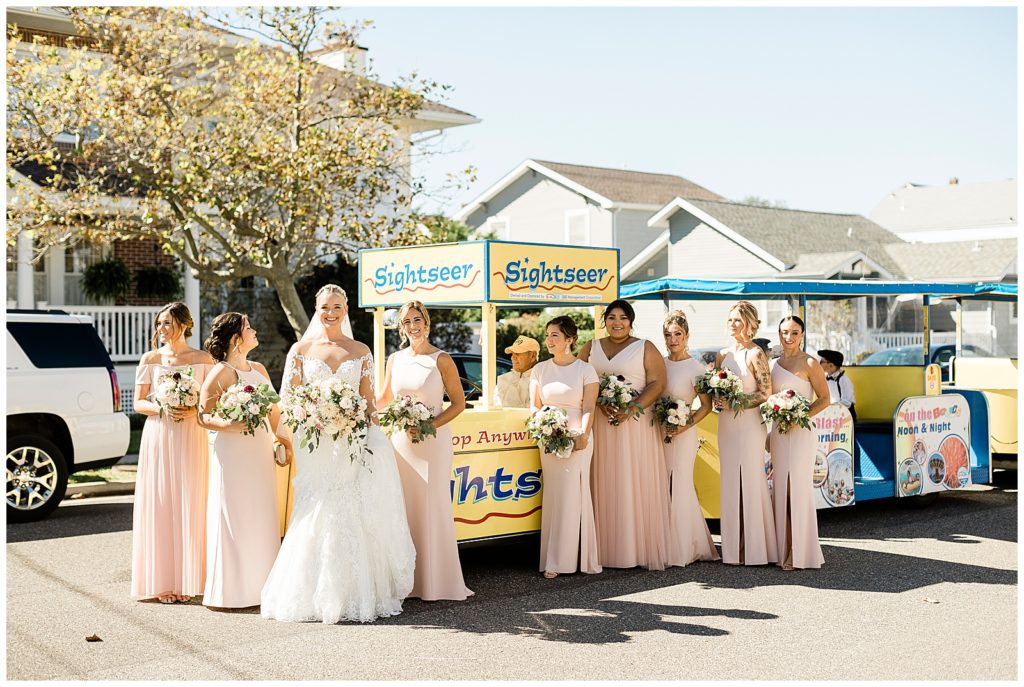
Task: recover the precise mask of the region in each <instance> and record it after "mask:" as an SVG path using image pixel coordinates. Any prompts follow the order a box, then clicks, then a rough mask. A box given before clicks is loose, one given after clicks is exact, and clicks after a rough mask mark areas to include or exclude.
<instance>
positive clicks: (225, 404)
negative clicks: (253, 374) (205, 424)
mask: <svg viewBox="0 0 1024 687" xmlns="http://www.w3.org/2000/svg"><path fill="white" fill-rule="evenodd" d="M280 400H281V397H280V396H278V395H277V392H276V391H274V389H273V387H271V386H270V385H269V384H260V385H258V386H254V385H252V384H246V383H244V382H236V383H235V384H232V385H231V386H229V387H228V388H227V389H225V390H224V393H223V394H221V395H220V398H219V399H217V405H216V406H214V408H213V413H214V415H217V416H219V417H222V418H224V419H225V420H231V421H232V422H243V423H245V429H244V430H242V434H250V435H254V434H256V430H257V429H258V428H259V426H260V425H262V424H263V423H264V422H266V420H267V416H269V415H270V407H271V406H272V405H274V404H275V403H277V402H278V401H280ZM267 429H270V426H269V424H268V425H267Z"/></svg>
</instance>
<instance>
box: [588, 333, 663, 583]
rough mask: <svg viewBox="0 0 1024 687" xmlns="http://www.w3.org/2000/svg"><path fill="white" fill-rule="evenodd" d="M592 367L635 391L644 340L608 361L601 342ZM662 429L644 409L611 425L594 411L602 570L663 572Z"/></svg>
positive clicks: (642, 378)
mask: <svg viewBox="0 0 1024 687" xmlns="http://www.w3.org/2000/svg"><path fill="white" fill-rule="evenodd" d="M590 364H591V365H593V366H594V369H595V370H597V373H598V374H599V375H602V374H621V375H623V376H624V377H625V378H626V380H627V381H628V382H629V383H630V384H632V385H633V387H634V388H635V389H636V390H637V391H643V389H644V387H646V386H647V374H646V372H645V370H644V339H638V340H636V341H634V342H633V343H631V344H629V345H628V346H626V347H625V348H624V349H622V350H621V351H619V352H618V353H617V354H616V355H615V356H614V357H613V358H612V359H611V360H608V358H607V356H605V353H604V349H603V348H602V347H601V343H600V341H599V340H595V341H594V343H593V345H592V346H591V352H590ZM661 446H662V440H661V430H659V429H658V428H657V427H656V426H654V425H652V424H651V413H650V411H649V410H645V411H644V413H643V414H642V415H641V416H640V417H639V419H636V420H625V421H624V422H623V423H622V424H621V425H619V426H618V427H614V426H612V425H611V424H610V423H609V422H608V418H607V417H606V416H605V415H604V413H603V412H601V411H600V410H598V411H597V412H596V418H595V420H594V463H593V469H592V470H591V473H590V483H591V487H592V488H593V491H594V520H595V522H596V525H597V548H598V557H599V559H600V561H601V565H602V566H604V567H606V568H633V567H636V566H638V565H639V566H642V567H644V568H647V569H649V570H664V569H665V563H666V561H667V558H668V541H667V536H666V535H667V530H668V472H667V470H666V469H665V455H664V453H663V452H662V448H661Z"/></svg>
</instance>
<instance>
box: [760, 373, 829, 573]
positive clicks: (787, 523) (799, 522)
mask: <svg viewBox="0 0 1024 687" xmlns="http://www.w3.org/2000/svg"><path fill="white" fill-rule="evenodd" d="M785 389H792V390H793V391H795V392H797V393H798V394H800V395H801V396H803V397H804V398H807V399H808V400H811V401H813V400H814V391H813V390H812V388H811V383H810V382H809V381H807V380H806V379H802V378H801V377H798V376H796V375H795V374H793V373H792V372H790V371H789V370H787V369H786V368H784V367H783V366H782V365H779V363H778V361H777V360H776V361H774V362H773V363H772V393H773V394H774V393H779V392H780V391H783V390H785ZM771 451H772V470H773V472H774V477H773V482H774V489H773V494H772V496H773V498H774V501H775V536H776V539H777V540H778V543H779V565H782V566H785V565H787V564H788V565H791V566H793V567H794V568H820V567H821V564H822V563H824V562H825V557H824V555H822V553H821V544H820V543H819V542H818V511H817V507H816V505H815V502H814V458H815V455H816V454H817V451H818V438H817V436H816V433H815V432H813V431H812V430H810V429H804V428H803V427H792V428H790V430H789V431H788V432H786V433H784V434H783V433H782V432H779V430H778V429H777V428H774V427H773V428H772V436H771Z"/></svg>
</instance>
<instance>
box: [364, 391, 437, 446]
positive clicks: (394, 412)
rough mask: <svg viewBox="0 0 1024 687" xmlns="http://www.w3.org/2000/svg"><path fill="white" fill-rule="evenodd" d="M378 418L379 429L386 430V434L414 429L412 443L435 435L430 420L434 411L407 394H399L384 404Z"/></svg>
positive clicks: (434, 428) (434, 429) (435, 430)
mask: <svg viewBox="0 0 1024 687" xmlns="http://www.w3.org/2000/svg"><path fill="white" fill-rule="evenodd" d="M378 418H379V419H380V426H381V429H383V430H384V431H385V432H387V434H388V436H391V435H393V434H394V433H395V432H405V431H408V430H410V429H416V430H417V434H416V438H415V439H413V440H412V442H413V443H414V444H415V443H417V442H420V441H423V440H424V439H425V438H427V437H428V436H431V437H433V436H437V428H436V427H434V423H433V422H431V420H433V419H434V411H433V410H432V409H431V408H430V407H429V406H427V405H426V404H424V403H423V402H421V401H417V400H416V399H414V398H413V397H412V396H409V395H408V394H406V395H404V396H399V397H398V398H396V399H394V400H393V401H391V403H388V404H387V405H386V406H384V410H382V411H381V412H380V413H379V414H378Z"/></svg>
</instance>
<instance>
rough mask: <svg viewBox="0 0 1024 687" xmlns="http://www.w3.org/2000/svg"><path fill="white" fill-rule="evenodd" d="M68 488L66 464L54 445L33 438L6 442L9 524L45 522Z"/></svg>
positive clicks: (23, 437)
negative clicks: (34, 521)
mask: <svg viewBox="0 0 1024 687" xmlns="http://www.w3.org/2000/svg"><path fill="white" fill-rule="evenodd" d="M67 488H68V468H67V463H66V462H65V461H64V454H63V453H61V450H60V449H59V448H57V446H56V445H55V444H54V443H53V442H52V441H50V440H49V439H46V438H44V437H41V436H38V435H33V434H26V435H21V436H16V437H13V438H11V439H9V440H8V441H7V522H29V521H31V520H39V519H41V518H45V517H46V516H47V515H49V514H50V513H52V512H53V510H54V509H55V508H56V507H57V506H58V505H60V502H61V499H63V498H64V492H65V491H67Z"/></svg>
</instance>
